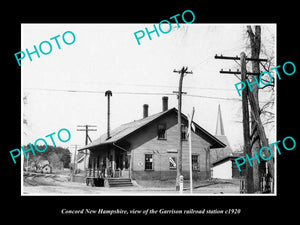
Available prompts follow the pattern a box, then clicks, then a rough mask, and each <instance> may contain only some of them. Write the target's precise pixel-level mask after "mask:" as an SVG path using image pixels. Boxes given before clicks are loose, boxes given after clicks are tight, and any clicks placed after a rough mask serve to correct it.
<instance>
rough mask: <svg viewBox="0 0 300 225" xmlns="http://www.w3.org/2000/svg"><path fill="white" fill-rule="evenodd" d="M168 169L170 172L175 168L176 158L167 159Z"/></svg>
mask: <svg viewBox="0 0 300 225" xmlns="http://www.w3.org/2000/svg"><path fill="white" fill-rule="evenodd" d="M169 168H170V169H171V170H172V169H176V168H177V159H176V157H170V158H169Z"/></svg>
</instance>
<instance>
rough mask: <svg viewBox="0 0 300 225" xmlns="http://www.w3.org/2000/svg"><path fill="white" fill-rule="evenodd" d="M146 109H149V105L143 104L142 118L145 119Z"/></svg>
mask: <svg viewBox="0 0 300 225" xmlns="http://www.w3.org/2000/svg"><path fill="white" fill-rule="evenodd" d="M148 108H149V105H147V104H144V105H143V109H144V110H143V118H146V117H148Z"/></svg>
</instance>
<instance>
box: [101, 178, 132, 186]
mask: <svg viewBox="0 0 300 225" xmlns="http://www.w3.org/2000/svg"><path fill="white" fill-rule="evenodd" d="M106 180H107V184H108V187H130V186H133V184H132V182H131V179H129V178H107V179H106Z"/></svg>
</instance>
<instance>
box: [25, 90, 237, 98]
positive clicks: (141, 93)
mask: <svg viewBox="0 0 300 225" xmlns="http://www.w3.org/2000/svg"><path fill="white" fill-rule="evenodd" d="M28 89H33V90H40V91H61V92H74V93H94V94H95V93H96V94H99V93H100V94H105V92H104V91H88V90H67V89H47V88H28ZM114 94H117V95H118V94H119V95H167V96H173V95H177V94H176V93H167V92H130V91H123V92H114ZM185 96H188V97H196V98H208V99H217V100H229V101H241V99H239V98H225V97H215V96H207V95H195V94H186V95H185Z"/></svg>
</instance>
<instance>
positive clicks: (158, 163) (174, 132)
mask: <svg viewBox="0 0 300 225" xmlns="http://www.w3.org/2000/svg"><path fill="white" fill-rule="evenodd" d="M158 124H166V140H159V139H158V138H157V126H158ZM127 141H128V142H130V143H131V148H130V150H131V151H130V154H131V160H132V162H131V174H132V178H133V179H159V180H166V179H173V178H174V179H175V177H176V169H170V167H169V158H170V157H176V159H177V153H176V152H174V151H176V149H177V148H178V125H177V114H175V113H174V114H171V115H170V116H168V117H165V118H162V119H160V120H158V121H156V122H155V123H153V124H151V125H149V126H147V127H146V128H144V129H143V131H142V132H140V133H138V134H135V135H134V137H129V138H128V139H127ZM209 147H210V144H209V143H208V142H207V141H205V140H204V139H202V138H201V137H199V136H198V135H196V134H195V133H192V154H195V155H198V161H199V166H200V169H199V171H194V172H193V177H194V178H195V179H206V178H209V175H210V171H209V158H208V157H209ZM205 149H206V150H208V152H207V151H206V150H205ZM182 152H183V154H182V169H183V175H184V178H185V179H188V178H189V144H188V141H183V142H182ZM145 154H152V156H153V170H145Z"/></svg>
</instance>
